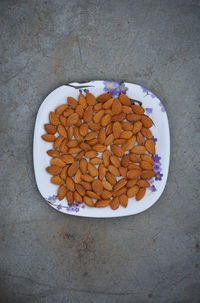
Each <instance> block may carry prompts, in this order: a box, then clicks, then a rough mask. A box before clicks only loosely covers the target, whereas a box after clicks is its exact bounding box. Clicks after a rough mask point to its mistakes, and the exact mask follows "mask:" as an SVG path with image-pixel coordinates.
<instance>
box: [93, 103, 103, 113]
mask: <svg viewBox="0 0 200 303" xmlns="http://www.w3.org/2000/svg"><path fill="white" fill-rule="evenodd" d="M102 107H103V104H102V103H97V104H95V105H94V107H93V110H94V112H96V113H97V112H98V111H99V110H101V109H102Z"/></svg>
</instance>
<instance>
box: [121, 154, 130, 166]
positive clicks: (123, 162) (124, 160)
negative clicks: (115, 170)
mask: <svg viewBox="0 0 200 303" xmlns="http://www.w3.org/2000/svg"><path fill="white" fill-rule="evenodd" d="M129 162H130V156H129V155H123V157H122V160H121V165H122V166H123V167H128V165H129Z"/></svg>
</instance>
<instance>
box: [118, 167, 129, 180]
mask: <svg viewBox="0 0 200 303" xmlns="http://www.w3.org/2000/svg"><path fill="white" fill-rule="evenodd" d="M119 172H120V174H121V176H122V177H123V178H126V174H127V170H126V168H125V167H119Z"/></svg>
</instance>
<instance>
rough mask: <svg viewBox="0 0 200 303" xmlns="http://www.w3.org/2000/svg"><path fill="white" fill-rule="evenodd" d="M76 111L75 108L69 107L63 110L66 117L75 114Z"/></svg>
mask: <svg viewBox="0 0 200 303" xmlns="http://www.w3.org/2000/svg"><path fill="white" fill-rule="evenodd" d="M73 113H74V110H73V109H71V108H68V109H67V110H65V111H64V112H63V116H64V117H66V118H67V117H69V116H70V115H71V114H73Z"/></svg>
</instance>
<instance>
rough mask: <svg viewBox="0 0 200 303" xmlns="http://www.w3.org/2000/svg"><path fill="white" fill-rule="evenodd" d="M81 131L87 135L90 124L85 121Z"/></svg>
mask: <svg viewBox="0 0 200 303" xmlns="http://www.w3.org/2000/svg"><path fill="white" fill-rule="evenodd" d="M79 132H80V135H81V136H83V137H85V136H86V135H87V133H88V124H87V123H83V124H82V125H81V126H80V129H79Z"/></svg>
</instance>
